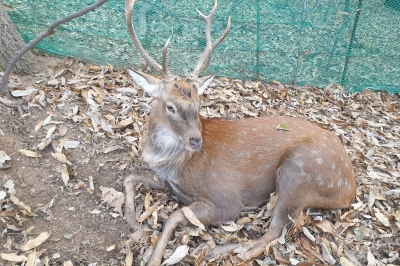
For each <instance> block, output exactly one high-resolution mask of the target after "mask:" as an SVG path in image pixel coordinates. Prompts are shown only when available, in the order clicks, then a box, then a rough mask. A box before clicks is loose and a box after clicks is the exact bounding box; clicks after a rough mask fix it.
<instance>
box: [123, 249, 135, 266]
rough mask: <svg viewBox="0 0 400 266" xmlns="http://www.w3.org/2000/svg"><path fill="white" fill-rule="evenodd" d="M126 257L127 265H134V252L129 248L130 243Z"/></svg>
mask: <svg viewBox="0 0 400 266" xmlns="http://www.w3.org/2000/svg"><path fill="white" fill-rule="evenodd" d="M125 249H126V257H125V266H132V265H133V252H132V250H131V249H130V248H129V245H128V244H127V245H126V248H125Z"/></svg>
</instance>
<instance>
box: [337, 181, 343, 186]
mask: <svg viewBox="0 0 400 266" xmlns="http://www.w3.org/2000/svg"><path fill="white" fill-rule="evenodd" d="M341 185H342V179H339V180H338V181H337V186H338V187H340V186H341Z"/></svg>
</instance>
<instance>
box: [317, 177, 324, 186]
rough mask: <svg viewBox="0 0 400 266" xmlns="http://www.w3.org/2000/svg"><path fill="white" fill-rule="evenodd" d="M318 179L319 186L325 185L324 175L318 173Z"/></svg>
mask: <svg viewBox="0 0 400 266" xmlns="http://www.w3.org/2000/svg"><path fill="white" fill-rule="evenodd" d="M315 181H317V184H318V186H323V185H324V180H322V176H321V175H318V177H317V178H316V179H315Z"/></svg>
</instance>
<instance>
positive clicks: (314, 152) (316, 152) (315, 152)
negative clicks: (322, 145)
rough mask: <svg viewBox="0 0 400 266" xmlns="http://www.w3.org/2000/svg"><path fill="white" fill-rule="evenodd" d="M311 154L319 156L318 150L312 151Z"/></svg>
mask: <svg viewBox="0 0 400 266" xmlns="http://www.w3.org/2000/svg"><path fill="white" fill-rule="evenodd" d="M311 153H312V154H315V155H318V154H319V153H318V151H317V150H312V151H311Z"/></svg>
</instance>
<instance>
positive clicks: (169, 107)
mask: <svg viewBox="0 0 400 266" xmlns="http://www.w3.org/2000/svg"><path fill="white" fill-rule="evenodd" d="M167 110H168V112H171V113H173V114H175V108H174V107H173V106H172V105H170V104H167Z"/></svg>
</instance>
